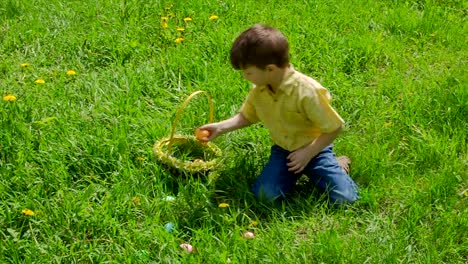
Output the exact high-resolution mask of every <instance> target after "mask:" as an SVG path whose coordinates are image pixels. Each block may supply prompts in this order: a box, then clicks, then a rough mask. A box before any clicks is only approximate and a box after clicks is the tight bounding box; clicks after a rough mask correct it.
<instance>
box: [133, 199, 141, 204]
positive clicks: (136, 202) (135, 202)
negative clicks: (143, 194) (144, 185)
mask: <svg viewBox="0 0 468 264" xmlns="http://www.w3.org/2000/svg"><path fill="white" fill-rule="evenodd" d="M132 200H133V203H134V204H135V205H141V199H140V197H133V198H132Z"/></svg>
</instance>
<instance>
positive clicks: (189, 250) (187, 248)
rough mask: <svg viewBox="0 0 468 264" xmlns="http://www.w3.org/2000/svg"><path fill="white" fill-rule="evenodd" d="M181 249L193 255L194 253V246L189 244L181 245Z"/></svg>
mask: <svg viewBox="0 0 468 264" xmlns="http://www.w3.org/2000/svg"><path fill="white" fill-rule="evenodd" d="M180 247H181V248H182V249H183V250H185V251H186V252H188V253H192V252H193V246H192V245H190V244H188V243H182V244H180Z"/></svg>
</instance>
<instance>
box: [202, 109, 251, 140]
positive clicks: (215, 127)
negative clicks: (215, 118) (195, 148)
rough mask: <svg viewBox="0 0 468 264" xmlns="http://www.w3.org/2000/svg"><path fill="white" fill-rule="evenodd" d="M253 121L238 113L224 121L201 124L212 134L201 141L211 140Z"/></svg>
mask: <svg viewBox="0 0 468 264" xmlns="http://www.w3.org/2000/svg"><path fill="white" fill-rule="evenodd" d="M251 124H252V122H250V121H249V120H247V118H245V117H244V116H243V115H242V114H241V113H238V114H237V115H235V116H233V117H231V118H229V119H226V120H224V121H221V122H218V123H212V124H207V125H204V126H201V127H200V129H204V130H208V131H210V135H209V136H208V137H206V138H204V139H202V140H201V141H210V140H213V139H215V138H216V137H218V136H220V135H222V134H225V133H228V132H231V131H234V130H236V129H240V128H243V127H246V126H249V125H251Z"/></svg>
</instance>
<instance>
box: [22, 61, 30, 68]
mask: <svg viewBox="0 0 468 264" xmlns="http://www.w3.org/2000/svg"><path fill="white" fill-rule="evenodd" d="M20 65H21V67H22V68H27V67H29V66H31V64H30V63H27V62H25V63H21V64H20Z"/></svg>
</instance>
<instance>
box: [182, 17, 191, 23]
mask: <svg viewBox="0 0 468 264" xmlns="http://www.w3.org/2000/svg"><path fill="white" fill-rule="evenodd" d="M184 21H185V22H188V21H192V18H191V17H186V18H184Z"/></svg>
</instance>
